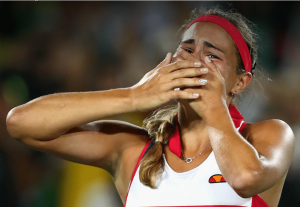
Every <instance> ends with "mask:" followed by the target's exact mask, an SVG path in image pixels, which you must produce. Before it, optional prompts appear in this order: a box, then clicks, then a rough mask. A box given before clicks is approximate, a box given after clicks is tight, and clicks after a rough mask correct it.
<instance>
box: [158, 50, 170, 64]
mask: <svg viewBox="0 0 300 207" xmlns="http://www.w3.org/2000/svg"><path fill="white" fill-rule="evenodd" d="M171 60H172V53H170V52H169V53H168V54H167V55H166V57H165V59H164V60H163V61H162V62H161V63H159V64H158V65H157V66H156V68H160V67H163V66H166V65H168V64H170V62H171Z"/></svg>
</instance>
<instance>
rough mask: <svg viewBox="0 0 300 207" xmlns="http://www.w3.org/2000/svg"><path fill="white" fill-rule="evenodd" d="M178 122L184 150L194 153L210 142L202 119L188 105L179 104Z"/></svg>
mask: <svg viewBox="0 0 300 207" xmlns="http://www.w3.org/2000/svg"><path fill="white" fill-rule="evenodd" d="M178 123H179V126H180V137H181V142H182V146H183V150H184V151H188V152H189V153H191V154H194V153H197V152H199V151H201V150H203V149H205V148H206V147H207V146H208V145H209V144H210V142H209V137H208V132H207V129H206V125H205V123H204V121H203V119H202V118H201V117H200V116H199V115H198V114H197V113H196V112H195V111H194V110H193V109H192V108H191V107H190V106H189V105H183V104H179V106H178Z"/></svg>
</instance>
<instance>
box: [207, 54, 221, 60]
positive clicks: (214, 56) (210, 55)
mask: <svg viewBox="0 0 300 207" xmlns="http://www.w3.org/2000/svg"><path fill="white" fill-rule="evenodd" d="M208 57H210V58H215V59H219V57H218V56H216V55H214V54H209V55H208Z"/></svg>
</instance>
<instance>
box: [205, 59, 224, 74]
mask: <svg viewBox="0 0 300 207" xmlns="http://www.w3.org/2000/svg"><path fill="white" fill-rule="evenodd" d="M204 60H205V64H206V65H207V66H208V67H209V68H210V69H211V70H212V71H213V72H214V73H215V74H216V75H218V76H220V77H223V76H222V74H221V72H220V69H219V68H218V66H217V65H216V64H215V63H214V62H213V61H212V60H211V59H210V58H209V57H207V56H206V57H205V58H204Z"/></svg>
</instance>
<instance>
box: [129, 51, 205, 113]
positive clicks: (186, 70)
mask: <svg viewBox="0 0 300 207" xmlns="http://www.w3.org/2000/svg"><path fill="white" fill-rule="evenodd" d="M171 59H172V54H171V53H168V55H167V56H166V58H165V59H164V60H163V61H162V62H161V63H160V64H159V65H158V66H157V67H156V68H154V69H153V70H151V71H150V72H148V73H147V74H146V75H145V76H144V77H143V78H142V79H141V80H140V81H139V82H138V83H137V84H136V85H134V86H132V87H131V97H132V100H133V104H134V106H135V108H136V110H137V111H148V110H152V109H156V108H158V107H160V106H162V105H163V104H165V103H167V102H169V101H171V100H173V99H197V98H198V97H199V94H198V93H197V92H195V91H196V90H195V89H192V88H193V87H199V86H203V85H205V82H203V81H200V80H201V79H200V78H199V77H200V76H202V75H204V74H206V73H207V71H208V70H206V69H204V68H203V67H201V62H200V61H188V60H182V61H176V62H174V63H171ZM183 87H184V88H185V87H189V88H190V90H174V89H177V88H183Z"/></svg>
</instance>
